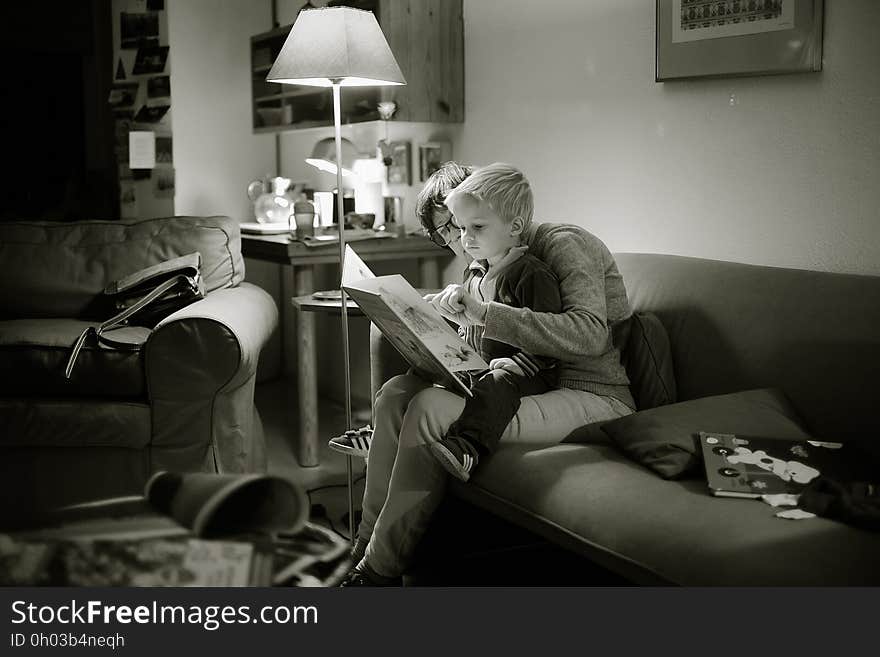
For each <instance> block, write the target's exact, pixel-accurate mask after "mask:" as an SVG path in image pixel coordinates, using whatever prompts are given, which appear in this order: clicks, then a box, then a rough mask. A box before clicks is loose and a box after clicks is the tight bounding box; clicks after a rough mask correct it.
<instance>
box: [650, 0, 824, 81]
mask: <svg viewBox="0 0 880 657" xmlns="http://www.w3.org/2000/svg"><path fill="white" fill-rule="evenodd" d="M823 15H824V1H823V0H739V1H737V2H727V1H724V0H656V24H655V25H656V30H655V60H654V65H655V76H654V77H655V81H656V82H665V81H669V80H677V79H689V78H703V77H734V76H747V75H775V74H781V73H805V72H812V71H821V70H822V22H823Z"/></svg>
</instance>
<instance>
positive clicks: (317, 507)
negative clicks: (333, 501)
mask: <svg viewBox="0 0 880 657" xmlns="http://www.w3.org/2000/svg"><path fill="white" fill-rule="evenodd" d="M366 477H367V475H366V473H365V474H362V475H359V476H357V477H355V478H354V479H353V480H352V482H351V485H352V486H356V485H357V484H358V483H359V482H361V481H363V480H364V479H366ZM347 486H348V483H344V484H326V485H324V486H317V487H315V488H311V489H309V490H307V491H306V496H307V497H308V500H309V511H310V515H311V516H312V517H315V518H326V519H327V522H328V523H330V530H331V531H332V532H333V533H335V534H337V535H338V536H341V537H342V538H344V539H345V540H346V541H350V540H351V537H350V536H348V535H346V534H345V533H344V532H341V531H339V530H338V529H336V525H335V524H334V523H333V518H332V517H331V516H330V514H329V513H327V508H326V507H325V506H324V505H323V504H313V503H312V493H317V492H318V491H322V490H328V489H330V488H345V487H347ZM358 515H359V514H358V513H356V515H355V518H356V519H357V517H358ZM347 516H348V513H347V512H346V514H345V516H343V517H347ZM358 522H360V521H359V519H358ZM355 524H357V523H355Z"/></svg>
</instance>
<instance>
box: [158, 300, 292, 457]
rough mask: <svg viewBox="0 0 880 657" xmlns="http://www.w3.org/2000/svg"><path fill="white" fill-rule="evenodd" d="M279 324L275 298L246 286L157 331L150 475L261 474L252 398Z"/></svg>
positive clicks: (177, 316)
mask: <svg viewBox="0 0 880 657" xmlns="http://www.w3.org/2000/svg"><path fill="white" fill-rule="evenodd" d="M277 322H278V311H277V308H276V306H275V303H274V301H273V300H272V298H271V297H270V296H269V295H268V294H267V293H266V292H265V291H263V290H262V289H260V288H258V287H256V286H254V285H251V284H249V283H242V284H240V285H239V286H237V287H234V288H224V289H221V290H215V291H214V292H211V293H209V294H208V295H207V296H206V297H205V298H204V299H202V300H200V301H197V302H196V303H193V304H190V305H189V306H187V307H186V308H182V309H181V310H179V311H177V312H175V313H173V314H171V315H169V316H168V317H166V318H165V319H164V320H162V321H161V322H160V323H159V324H158V325H157V326H156V328H155V329H154V330H153V332H152V333H151V334H150V337H149V339H148V340H147V343H146V345H145V350H144V352H145V355H144V358H145V369H146V378H147V393H148V396H149V400H150V406H151V408H152V420H153V427H152V445H151V453H152V461H153V463H152V465H153V469H175V470H181V469H185V470H199V469H208V470H214V471H218V472H250V471H253V470H259V469H261V468H262V467H264V465H265V461H264V459H265V453H264V451H263V446H262V444H259V445H255V444H254V434H255V433H256V432H254V430H253V426H254V408H253V391H254V382H255V374H256V369H257V361H258V360H259V355H260V350H261V349H262V347H263V345H264V344H265V343H266V341H267V340H268V339H269V336H270V335H271V333H272V331H273V330H274V328H275V326H276V324H277ZM259 441H260V443H261V441H262V436H260V437H259ZM211 448H213V449H211Z"/></svg>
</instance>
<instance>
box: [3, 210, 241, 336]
mask: <svg viewBox="0 0 880 657" xmlns="http://www.w3.org/2000/svg"><path fill="white" fill-rule="evenodd" d="M193 251H198V252H199V253H201V254H202V278H203V279H204V281H205V288H206V290H207V291H208V292H211V291H212V290H217V289H220V288H224V287H234V286H236V285H238V284H239V283H240V282H241V281H242V280H243V279H244V260H243V259H242V255H241V233H240V232H239V227H238V222H236V221H234V220H232V219H230V218H229V217H160V218H155V219H142V220H137V221H131V220H129V221H79V222H74V223H60V222H52V221H22V222H14V221H13V222H4V223H0V281H2V282H3V283H2V284H0V318H2V319H5V318H20V317H76V318H81V319H85V318H87V319H98V320H104V319H107V317H109V316H110V315H111V314H112V313H110V314H108V313H107V308H106V307H104V306H103V304H102V300H101V298H100V297H101V292H102V291H103V289H104V286H105V285H106V284H107V283H108V282H110V281H112V280H116V279H119V278H122V277H123V276H127V275H128V274H131V273H132V272H135V271H137V270H138V269H143V268H144V267H148V266H150V265H155V264H156V263H159V262H162V261H163V260H169V259H171V258H174V257H177V256H182V255H186V254H187V253H192V252H193ZM13 281H14V284H13Z"/></svg>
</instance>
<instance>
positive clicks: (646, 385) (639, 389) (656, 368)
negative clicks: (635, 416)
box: [624, 313, 676, 410]
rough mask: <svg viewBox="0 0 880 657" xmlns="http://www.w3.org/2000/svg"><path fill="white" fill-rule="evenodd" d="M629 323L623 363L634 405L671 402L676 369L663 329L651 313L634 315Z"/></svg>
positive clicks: (643, 405)
mask: <svg viewBox="0 0 880 657" xmlns="http://www.w3.org/2000/svg"><path fill="white" fill-rule="evenodd" d="M630 325H631V326H630V334H629V340H628V342H627V345H626V353H625V354H624V366H625V367H626V374H627V376H628V377H629V381H630V385H629V389H630V392H632V396H633V399H635V401H636V408H638V409H639V410H645V409H648V408H656V407H657V406H665V405H666V404H674V403H675V400H676V389H675V372H674V371H673V369H672V351H671V349H670V348H669V336H668V335H667V333H666V329H665V328H664V327H663V324H661V323H660V320H659V319H658V318H657V316H656V315H654V314H653V313H635V314H633V316H632V319H631V321H630Z"/></svg>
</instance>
